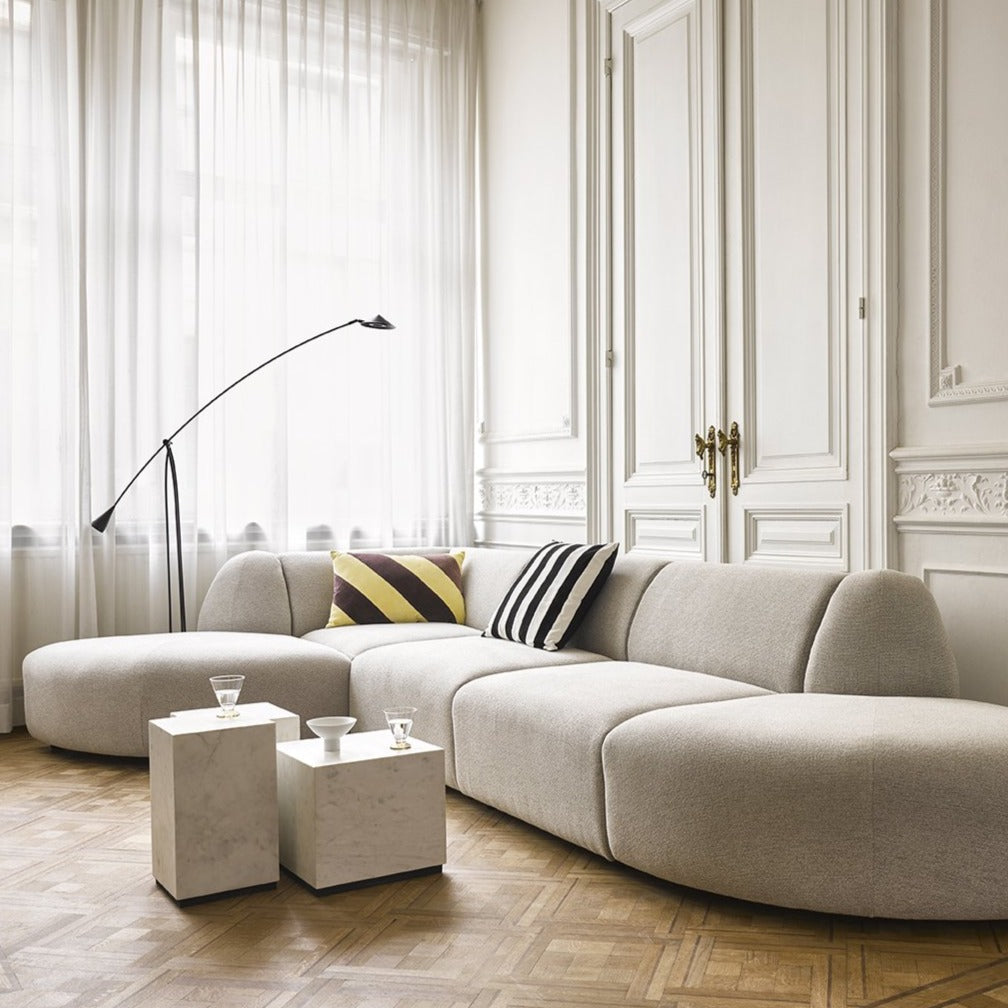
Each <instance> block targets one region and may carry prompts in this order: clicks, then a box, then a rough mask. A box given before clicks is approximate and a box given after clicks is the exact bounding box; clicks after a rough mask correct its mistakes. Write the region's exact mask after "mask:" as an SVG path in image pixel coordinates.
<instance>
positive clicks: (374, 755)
mask: <svg viewBox="0 0 1008 1008" xmlns="http://www.w3.org/2000/svg"><path fill="white" fill-rule="evenodd" d="M391 742H392V736H391V734H390V733H389V732H387V731H374V732H359V733H356V734H355V733H352V732H351V734H349V735H346V736H344V738H343V741H342V743H341V746H340V752H338V753H327V752H325V750H324V749H323V746H322V740H321V739H303V740H301V741H299V742H282V743H280V744H279V745H278V746H277V766H278V774H279V777H278V781H277V786H278V789H279V795H278V800H279V808H280V863H281V864H282V865H283V866H284V867H285V868H287V869H288V870H289V871H291V872H293V873H294V874H295V875H297V876H298V878H300V879H301V880H302V881H304V882H306V883H307V884H308V885H309V886H311V887H312V888H313V889H316V890H326V891H332V890H334V889H340V888H344V887H347V888H349V887H351V886H354V885H363V884H368V883H374V882H384V881H391V880H392V879H395V878H403V877H407V876H410V875H419V874H425V873H433V872H439V871H441V866H442V865H443V864H444V862H445V783H444V779H445V778H444V750H443V749H441V748H440V747H439V746H435V745H431V744H430V743H428V742H423V741H421V740H419V739H411V740H410V742H411V743H412V748H410V749H403V750H399V751H393V750H392V749H390V748H389V746H390V744H391Z"/></svg>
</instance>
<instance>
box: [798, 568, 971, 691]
mask: <svg viewBox="0 0 1008 1008" xmlns="http://www.w3.org/2000/svg"><path fill="white" fill-rule="evenodd" d="M805 692H806V693H854V694H861V695H869V696H930V697H958V696H959V672H958V670H957V668H956V663H955V658H954V657H953V656H952V649H951V647H950V645H949V641H948V637H947V635H946V633H945V626H944V624H943V623H942V618H941V613H940V612H939V611H938V605H937V603H936V602H935V600H934V596H933V595H932V594H931V592H929V591H928V589H927V587H926V586H925V584H924V582H923V581H921V580H920V579H919V578H915V577H911V576H910V575H909V574H901V573H899V572H897V571H890V570H873V571H859V572H858V573H856V574H848V575H847V577H845V578H844V579H843V581H841V582H840V584H839V586H838V587H837V589H836V591H835V592H834V593H833V597H832V598H831V599H830V602H829V605H828V606H827V607H826V613H825V615H824V616H823V619H822V623H820V625H819V629H818V631H817V632H816V636H815V640H814V641H813V643H812V651H811V653H810V654H809V661H808V667H807V669H806V672H805Z"/></svg>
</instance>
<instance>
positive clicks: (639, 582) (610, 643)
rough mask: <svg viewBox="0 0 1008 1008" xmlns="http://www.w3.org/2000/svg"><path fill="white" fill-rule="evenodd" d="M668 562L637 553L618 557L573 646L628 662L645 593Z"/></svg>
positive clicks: (577, 633) (573, 641) (575, 636)
mask: <svg viewBox="0 0 1008 1008" xmlns="http://www.w3.org/2000/svg"><path fill="white" fill-rule="evenodd" d="M666 563H667V561H665V560H657V559H655V558H654V557H648V556H640V555H637V554H635V553H631V554H629V555H620V556H618V557H617V558H616V564H615V566H614V567H613V569H612V573H611V574H610V575H609V580H608V581H606V583H605V587H604V588H603V589H602V591H601V592H600V593H599V597H598V598H597V599H596V600H595V602H594V604H593V605H592V607H591V611H590V612H589V613H588V615H587V617H585V621H584V622H583V623H582V624H581V626H580V627H579V628H578V629H577V631H575V633H574V636H573V637H572V638H571V641H570V643H571V646H573V647H578V648H584V650H586V651H594V652H595V653H597V654H604V655H608V656H609V657H610V658H617V659H619V660H620V661H623V660H625V659H626V656H627V635H628V634H629V633H630V621H631V620H632V619H633V616H634V613H635V612H636V611H637V606H638V604H639V603H640V600H641V596H642V595H643V594H644V590H645V589H646V588H647V586H648V585H649V584H650V583H651V580H652V579H653V578H654V576H655V575H656V574H657V573H658V571H660V570H661V569H662V567H664V566H665V565H666Z"/></svg>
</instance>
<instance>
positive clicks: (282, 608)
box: [197, 550, 291, 634]
mask: <svg viewBox="0 0 1008 1008" xmlns="http://www.w3.org/2000/svg"><path fill="white" fill-rule="evenodd" d="M197 628H198V629H200V630H234V631H243V632H246V633H271V634H289V633H290V632H291V614H290V606H289V605H288V603H287V587H286V585H285V583H284V576H283V570H282V569H281V566H280V559H279V557H278V556H277V555H276V554H275V553H263V552H259V551H258V550H250V551H249V552H247V553H239V554H238V555H237V556H234V557H231V559H230V560H228V561H227V562H226V563H225V564H224V566H223V567H221V569H220V570H219V571H218V572H217V575H216V577H214V579H213V581H211V582H210V587H209V589H207V593H206V598H204V600H203V605H202V606H201V607H200V613H199V620H198V622H197Z"/></svg>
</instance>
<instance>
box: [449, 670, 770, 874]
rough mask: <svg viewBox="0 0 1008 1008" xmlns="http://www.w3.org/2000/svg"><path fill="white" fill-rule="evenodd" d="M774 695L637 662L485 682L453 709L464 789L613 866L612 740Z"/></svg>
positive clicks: (463, 692) (464, 691)
mask: <svg viewBox="0 0 1008 1008" xmlns="http://www.w3.org/2000/svg"><path fill="white" fill-rule="evenodd" d="M765 692H766V691H765V690H761V689H759V688H758V687H755V686H749V685H746V684H744V683H735V682H729V681H728V680H725V679H719V678H716V677H714V676H706V675H700V674H698V673H696V672H682V671H680V670H678V669H670V668H666V667H665V666H661V665H642V664H639V663H635V662H601V663H593V664H589V665H572V666H567V667H565V668H552V669H533V670H531V671H520V672H508V673H505V674H503V675H495V676H488V677H486V678H484V679H478V680H476V681H474V682H470V683H468V684H466V685H465V686H463V687H462V688H461V689H460V690H459V691H458V693H456V694H455V703H454V705H453V708H452V711H453V714H452V716H453V720H454V723H455V763H456V774H457V778H458V785H459V787H460V788H461V790H463V791H464V792H465V793H466V794H468V795H471V796H472V797H474V798H477V799H478V800H479V801H482V802H486V803H487V804H488V805H493V806H494V807H496V808H499V809H501V810H503V811H504V812H508V813H509V814H511V815H514V816H517V817H518V818H519V819H524V820H525V821H526V822H530V823H532V824H533V825H534V826H539V827H540V828H541V829H545V830H549V831H550V832H551V833H555V834H556V835H557V836H561V837H563V838H564V839H566V840H570V841H571V842H572V843H576V844H580V845H581V846H582V847H587V848H588V850H591V851H594V852H595V853H596V854H601V855H602V857H607V858H611V857H612V852H611V851H610V849H609V843H608V840H607V839H606V817H605V789H604V786H603V780H602V741H603V739H604V738H605V737H606V735H607V734H608V732H609V731H610V730H611V729H612V728H614V727H615V726H616V725H618V724H620V723H621V722H622V721H625V720H627V718H631V717H633V716H634V715H636V714H640V713H641V712H643V711H648V710H654V709H655V708H657V707H665V706H670V705H673V704H696V703H705V702H708V701H711V700H725V699H730V698H734V697H744V696H759V695H760V694H763V693H765ZM648 775H649V772H648V771H645V776H648Z"/></svg>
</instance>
